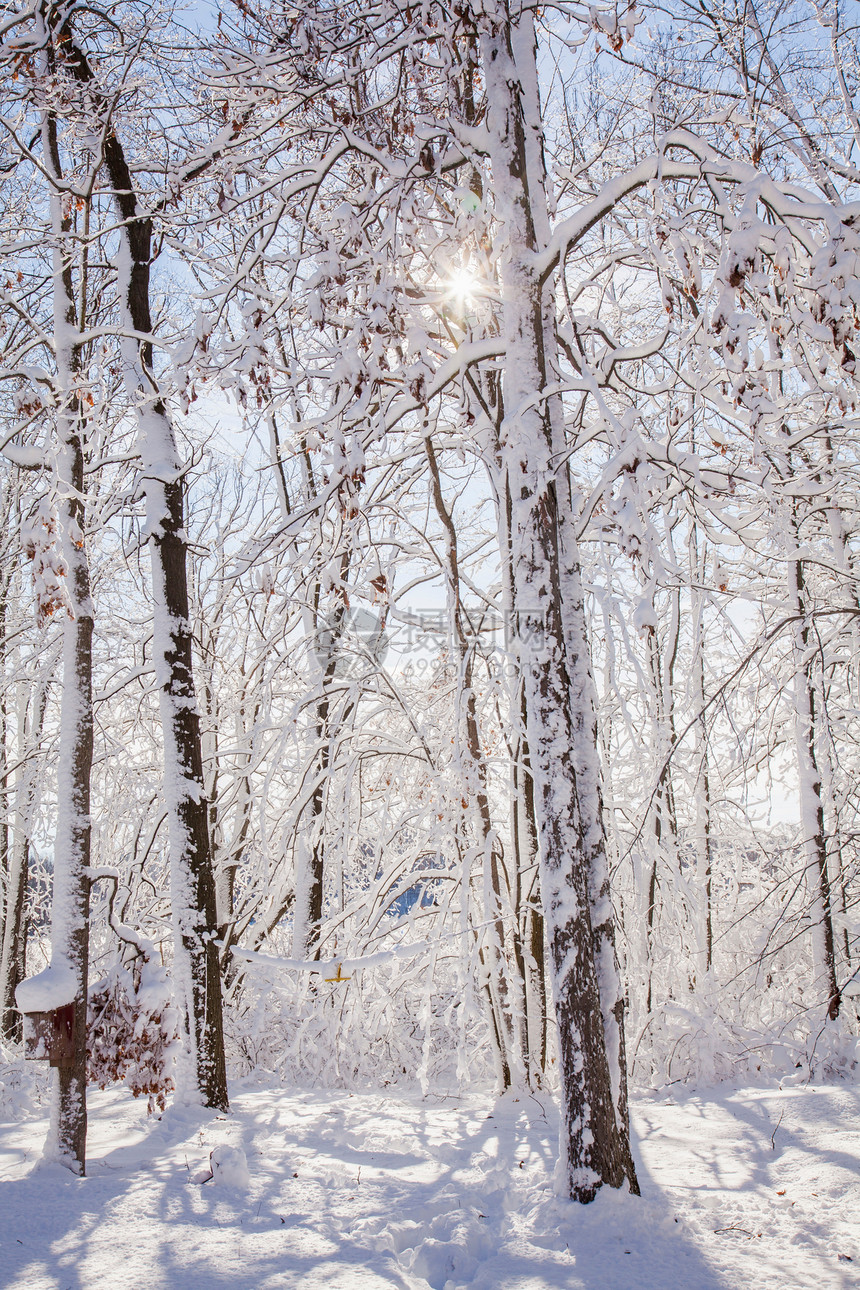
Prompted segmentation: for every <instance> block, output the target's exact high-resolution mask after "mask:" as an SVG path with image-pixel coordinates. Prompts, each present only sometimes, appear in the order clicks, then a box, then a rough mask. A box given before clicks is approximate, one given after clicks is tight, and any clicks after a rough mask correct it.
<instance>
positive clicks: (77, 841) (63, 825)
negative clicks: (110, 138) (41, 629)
mask: <svg viewBox="0 0 860 1290" xmlns="http://www.w3.org/2000/svg"><path fill="white" fill-rule="evenodd" d="M43 33H44V36H45V37H46V39H45V42H44V48H46V50H49V49H50V48H51V42H50V35H49V33H48V31H47V30H46V29H45V28H43ZM43 57H44V60H45V64H46V67H45V70H46V72H47V70H48V66H50V64H51V59H50V55H48V54H47V53H46V54H45V55H44V56H43ZM42 156H43V159H44V161H43V164H44V165H45V169H46V171H47V174H48V182H49V183H50V185H51V188H50V207H51V232H52V248H51V250H52V257H53V307H54V318H53V325H54V351H55V356H56V367H57V372H56V395H57V403H58V412H57V438H58V441H59V450H58V453H57V494H58V501H59V506H58V510H59V516H60V539H61V544H62V558H63V564H64V569H65V584H66V588H67V594H68V607H67V611H66V612H67V616H66V620H65V622H64V625H63V690H62V700H61V708H60V744H59V752H58V758H57V831H56V836H55V841H54V886H53V897H52V903H51V962H50V965H49V967H48V968H47V969H46V970H45V971H44V972H43V973H40V974H39V976H38V977H34V978H31V979H30V980H29V981H25V982H22V984H21V985H20V986H19V987H18V990H17V1000H18V1005H19V1007H20V1008H21V1010H22V1012H29V1011H35V1010H39V1011H47V1010H50V1009H53V1008H57V1007H60V1006H63V1005H66V1004H69V1003H71V1004H73V1005H74V1024H73V1032H72V1034H73V1040H72V1043H73V1057H72V1061H71V1063H70V1064H68V1065H62V1066H59V1067H58V1068H57V1071H56V1079H55V1083H54V1091H53V1100H52V1105H51V1123H50V1129H49V1133H48V1139H47V1141H46V1143H45V1155H46V1157H47V1158H49V1159H56V1160H58V1161H59V1162H60V1163H62V1164H64V1165H67V1166H68V1167H69V1168H70V1169H72V1170H73V1171H74V1172H76V1173H80V1174H83V1173H84V1172H85V1169H86V1138H87V1024H86V1023H87V985H88V980H87V978H88V971H89V905H90V869H89V865H90V843H91V836H92V822H91V817H90V773H91V769H92V760H93V705H92V666H93V654H92V651H93V606H92V600H91V598H90V573H89V563H88V560H87V553H86V545H85V511H84V497H85V492H84V444H83V431H84V415H83V408H82V403H81V393H80V389H79V387H78V377H79V373H80V340H79V326H78V315H77V308H76V302H75V291H74V282H73V276H72V274H73V268H72V249H71V245H72V239H71V231H72V226H71V219H70V217H69V215H68V214H67V213H66V211H65V210H64V198H63V192H62V179H63V173H62V166H61V162H60V150H59V144H58V129H57V120H56V117H55V116H54V114H53V113H51V112H47V113H45V115H44V118H43V123H42ZM60 612H63V610H62V609H60Z"/></svg>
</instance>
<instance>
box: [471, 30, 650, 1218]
mask: <svg viewBox="0 0 860 1290" xmlns="http://www.w3.org/2000/svg"><path fill="white" fill-rule="evenodd" d="M479 29H480V45H481V53H482V63H483V68H484V75H485V80H486V86H487V99H488V117H487V133H488V152H489V155H490V160H491V163H492V170H493V183H494V193H495V212H496V216H497V219H498V221H499V225H500V234H501V236H500V238H499V242H500V245H502V246H503V248H504V249H503V251H502V253H501V256H500V276H501V289H502V300H503V319H502V328H503V335H504V338H505V341H506V365H505V374H504V405H505V410H506V417H505V420H504V422H503V424H502V427H501V432H500V448H501V457H502V470H503V472H504V479H503V481H500V491H499V495H500V496H504V489H505V487H509V488H510V496H511V534H510V537H511V571H512V584H513V595H514V606H513V608H514V630H515V633H516V636H517V639H518V642H519V654H520V659H521V663H522V668H523V683H524V693H525V707H526V726H527V737H528V744H529V754H530V758H531V765H532V775H533V779H534V785H535V815H536V819H537V824H538V833H539V838H540V851H541V893H542V900H543V905H544V911H545V916H546V928H547V936H548V940H549V947H550V955H551V959H552V966H553V987H554V989H553V993H554V997H555V1011H556V1019H557V1022H558V1029H559V1049H560V1063H561V1143H560V1146H561V1177H562V1179H563V1186H564V1189H565V1191H566V1192H567V1194H568V1195H570V1196H571V1198H573V1199H575V1200H579V1201H589V1200H592V1199H593V1198H594V1196H595V1195H596V1194H597V1191H598V1189H599V1188H600V1187H601V1186H602V1185H603V1184H605V1183H606V1184H609V1185H611V1186H614V1187H621V1186H622V1185H624V1183H625V1182H627V1183H628V1184H629V1185H630V1187H631V1188H632V1189H634V1190H635V1189H636V1178H635V1172H634V1170H633V1165H632V1159H631V1155H630V1148H629V1140H628V1134H627V1126H626V1124H625V1123H624V1120H623V1118H622V1117H621V1116H619V1114H618V1110H617V1100H616V1093H617V1087H616V1086H617V1079H616V1080H613V1078H612V1076H611V1075H610V1069H609V1059H608V1056H607V1045H606V1033H605V1027H604V1016H603V1009H602V1001H601V993H600V985H599V980H598V968H597V964H596V961H595V948H596V944H595V938H594V932H593V926H592V890H591V882H592V874H591V870H590V864H589V860H590V849H589V839H588V837H587V835H586V832H585V826H586V824H587V820H586V819H585V818H584V817H583V814H582V812H581V809H580V802H579V796H578V792H577V765H576V763H577V753H579V756H580V757H581V756H582V753H581V752H579V750H577V752H575V751H574V748H575V744H576V742H577V740H581V738H582V731H581V729H580V728H579V726H580V723H579V718H578V716H577V715H576V714H574V712H573V710H572V697H571V696H572V686H576V687H577V688H578V689H579V688H580V687H581V685H582V677H581V669H582V667H583V664H584V660H583V659H582V658H579V659H577V658H575V657H574V658H572V659H571V658H570V657H569V656H568V652H567V647H566V641H565V628H564V621H563V608H562V590H561V550H560V534H559V524H560V519H559V504H558V497H557V493H556V474H557V470H556V465H555V461H554V453H553V449H554V443H553V439H554V436H553V429H552V423H551V418H550V414H549V410H548V408H547V405H546V399H545V398H544V397H542V396H543V393H544V391H545V390H546V387H547V360H546V349H545V341H546V337H545V326H544V300H543V284H542V283H541V281H540V278H539V277H538V275H537V273H536V272H535V268H534V253H535V250H536V249H537V243H536V234H535V221H534V216H533V211H532V204H533V203H534V202H540V201H542V200H543V201H545V195H544V175H543V171H542V164H541V167H540V168H538V166H537V165H536V164H535V162H534V160H533V162H532V166H531V173H529V165H528V156H527V148H526V130H527V128H529V125H530V123H531V122H532V118H533V117H534V114H535V112H536V111H537V112H538V113H539V104H538V103H537V101H536V85H537V69H536V53H535V38H534V27H533V21H532V18H531V15H530V14H525V15H523V16H521V17H520V18H519V19H518V20H517V22H516V23H512V22H509V21H501V22H498V23H497V22H494V21H492V20H490V19H483V18H482V19H480V20H479ZM515 49H516V57H515V54H514V50H515ZM524 85H525V86H526V87H527V90H526V91H524V89H523V86H524ZM528 87H532V90H531V98H530V99H529V100H528V106H529V113H528V120H527V117H526V113H525V111H524V107H525V103H524V98H525V95H526V93H527V92H528ZM539 119H540V118H539V115H538V117H537V121H538V122H539ZM566 555H567V557H568V558H572V557H574V556H575V552H573V551H568V552H567V553H566ZM572 665H576V667H577V671H576V673H574V674H573V675H572V673H571V666H572ZM595 895H596V896H597V897H598V899H599V898H600V890H599V889H598V891H597V892H596V893H595ZM601 912H602V910H601ZM607 917H608V919H609V921H610V922H611V914H609V913H607ZM617 1059H618V1055H617V1054H613V1061H615V1062H617Z"/></svg>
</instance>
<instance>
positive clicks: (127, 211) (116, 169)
mask: <svg viewBox="0 0 860 1290" xmlns="http://www.w3.org/2000/svg"><path fill="white" fill-rule="evenodd" d="M62 36H63V41H64V59H65V65H66V67H67V68H68V69H69V71H70V72H71V74H72V75H73V76H74V77H75V79H76V80H78V81H79V82H80V83H82V84H85V85H87V87H88V89H89V90H90V92H91V93H92V94H93V101H94V103H95V104H96V106H97V109H98V111H99V113H100V115H103V116H104V118H105V135H104V165H105V168H106V169H107V172H108V177H109V181H110V187H111V189H112V192H113V198H114V201H115V204H116V207H117V211H118V213H119V217H120V220H121V230H120V235H121V244H120V251H119V255H118V260H117V264H118V273H117V279H118V280H117V290H118V295H119V306H120V321H121V324H122V326H123V329H124V332H125V333H126V335H125V336H124V339H123V341H122V354H123V380H124V383H125V389H126V394H127V396H128V399H129V402H130V403H131V405H132V407H133V408H134V409H135V413H136V416H137V423H138V444H139V451H140V458H141V466H142V487H143V491H144V495H145V498H146V512H147V515H146V522H147V532H148V534H149V544H150V556H151V562H152V595H153V602H154V605H153V658H154V663H155V671H156V677H157V681H158V686H159V700H160V708H161V724H162V730H163V735H164V792H165V802H166V806H167V812H168V827H169V837H170V887H171V902H172V911H173V926H174V938H175V945H174V955H175V959H174V973H175V978H176V983H177V987H178V990H179V994H180V998H181V1002H182V1006H183V1010H184V1014H185V1022H186V1035H187V1042H188V1050H189V1053H188V1055H189V1058H190V1065H191V1081H190V1082H191V1083H192V1084H193V1089H188V1090H187V1091H186V1096H190V1097H192V1098H193V1099H195V1100H196V1099H197V1098H199V1099H201V1100H202V1102H203V1104H204V1105H206V1106H210V1107H215V1108H218V1109H220V1110H226V1109H227V1107H228V1098H227V1073H226V1063H225V1058H224V1029H223V1017H222V1002H221V978H220V973H219V963H218V951H217V948H216V946H215V938H216V937H217V922H218V919H217V909H216V900H215V879H214V873H213V868H212V850H211V842H210V837H209V819H208V805H207V802H206V794H205V785H204V779H203V759H202V753H201V743H200V716H199V710H198V707H197V698H196V695H195V691H194V672H193V658H192V633H191V623H190V619H189V599H188V571H187V559H188V541H187V537H186V534H185V520H184V509H185V505H184V504H185V481H184V475H183V467H182V463H181V461H180V459H179V454H178V451H177V447H176V437H175V434H174V431H173V425H172V423H171V420H170V417H169V415H168V411H167V407H166V405H165V403H164V399H163V397H162V394H161V391H160V388H159V385H158V379H157V377H156V375H155V372H154V369H153V361H152V342H151V340H150V339H149V337H151V335H152V315H151V308H150V268H151V264H152V259H153V246H152V242H153V237H152V234H153V226H152V219H151V217H150V216H149V215H147V214H146V213H145V211H143V210H142V209H141V207H140V204H139V201H138V197H137V193H136V190H135V187H134V181H133V179H132V175H131V171H130V170H129V166H128V162H127V159H126V156H125V153H124V151H123V148H122V145H121V143H120V141H119V138H118V136H117V134H116V132H115V129H114V128H113V126H112V125H108V120H109V118H108V110H109V105H108V103H107V102H106V101H105V99H104V98H103V97H102V94H101V91H100V90H99V89H98V88H97V86H96V82H95V78H94V76H93V72H92V69H91V67H90V65H89V62H88V61H87V58H86V55H85V54H84V53H83V51H82V50H81V49H80V47H79V46H77V45H76V44H75V43H74V41H73V38H72V36H73V33H72V31H71V28H70V26H69V23H68V20H66V21H65V23H64V27H63V32H62Z"/></svg>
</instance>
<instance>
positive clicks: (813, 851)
mask: <svg viewBox="0 0 860 1290" xmlns="http://www.w3.org/2000/svg"><path fill="white" fill-rule="evenodd" d="M792 529H793V535H794V538H795V543H797V541H798V539H799V533H798V526H797V521H796V518H794V517H793V519H792ZM787 574H788V594H789V604H790V605H791V610H792V613H793V615H794V616H795V619H796V621H795V627H794V651H793V652H794V667H795V673H794V742H795V753H796V756H797V776H798V781H799V785H800V830H801V835H802V845H803V849H804V853H805V857H806V866H807V870H806V871H807V882H808V888H809V898H810V906H811V914H812V948H813V989H814V991H815V995H816V998H817V999H818V1000H819V1001H820V1002H822V1003H824V1002H826V1004H827V1016H828V1018H829V1019H830V1020H831V1021H835V1019H836V1018H837V1017H838V1015H839V1004H840V993H839V986H838V983H837V980H836V952H835V944H834V937H833V906H832V897H831V890H830V875H829V871H828V863H827V838H826V835H825V831H824V799H823V795H822V790H821V773H820V771H819V769H818V758H817V753H816V747H815V722H816V715H815V689H814V686H815V681H814V677H813V668H812V661H811V659H810V642H809V620H808V618H807V606H806V596H805V585H804V575H803V561H802V560H801V559H798V558H791V557H789V560H788V569H787Z"/></svg>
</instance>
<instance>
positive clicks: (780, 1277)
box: [0, 1085, 860, 1290]
mask: <svg viewBox="0 0 860 1290" xmlns="http://www.w3.org/2000/svg"><path fill="white" fill-rule="evenodd" d="M90 1105H91V1121H90V1126H91V1128H90V1163H89V1176H88V1177H87V1178H86V1179H76V1178H74V1177H72V1175H71V1174H69V1173H68V1172H66V1171H65V1170H62V1169H60V1168H58V1167H56V1166H42V1167H38V1168H36V1167H34V1166H36V1165H37V1162H38V1161H39V1156H40V1151H41V1142H42V1137H43V1133H44V1128H45V1125H44V1121H39V1120H33V1119H30V1120H27V1121H26V1122H19V1123H9V1124H3V1125H2V1126H0V1285H2V1286H3V1287H4V1290H6V1288H7V1287H15V1290H18V1288H19V1287H20V1288H22V1290H23V1288H24V1287H26V1290H48V1287H50V1290H66V1288H67V1287H68V1288H70V1290H126V1288H131V1287H134V1288H135V1290H161V1288H162V1287H170V1288H171V1290H172V1288H173V1287H180V1288H181V1290H197V1288H198V1287H199V1288H200V1290H219V1288H221V1287H230V1290H239V1288H242V1290H244V1288H246V1287H247V1290H268V1288H269V1287H271V1288H272V1290H274V1288H275V1287H277V1288H278V1290H288V1288H290V1287H294V1286H295V1287H298V1286H301V1287H304V1288H306V1290H318V1288H322V1287H326V1288H327V1290H377V1288H379V1290H381V1288H383V1287H391V1288H392V1290H394V1288H395V1287H397V1288H407V1287H408V1288H409V1290H426V1287H427V1286H432V1287H433V1288H434V1290H445V1288H446V1287H447V1290H454V1287H461V1286H469V1287H475V1288H476V1290H544V1288H547V1290H548V1288H550V1287H552V1288H553V1290H554V1288H555V1287H565V1290H581V1288H582V1290H628V1288H629V1290H644V1288H645V1287H649V1288H653V1290H675V1288H677V1290H717V1287H721V1288H722V1290H741V1288H743V1290H747V1287H749V1288H750V1290H794V1288H795V1287H797V1288H798V1290H799V1288H800V1287H807V1286H808V1287H816V1290H831V1287H832V1288H834V1290H835V1288H836V1287H840V1288H841V1287H845V1288H846V1290H847V1288H848V1287H856V1286H858V1285H860V1090H858V1089H857V1088H856V1087H852V1086H847V1085H839V1086H827V1087H815V1088H810V1087H807V1086H798V1087H791V1088H784V1089H781V1090H780V1089H776V1088H771V1089H760V1088H753V1089H743V1090H739V1091H734V1092H732V1091H729V1090H717V1091H716V1092H714V1093H712V1094H710V1095H702V1094H697V1095H690V1096H674V1097H667V1096H665V1095H662V1096H655V1097H653V1098H650V1099H639V1100H638V1101H637V1102H636V1104H635V1124H636V1129H637V1137H638V1149H639V1162H640V1181H641V1183H642V1188H643V1193H644V1195H643V1198H642V1199H636V1198H634V1197H629V1196H619V1195H617V1194H612V1193H608V1192H606V1193H604V1194H603V1195H601V1196H600V1197H599V1198H598V1200H597V1201H596V1202H595V1203H594V1204H593V1205H591V1206H588V1207H585V1208H579V1207H576V1206H572V1205H570V1204H567V1203H564V1202H562V1201H560V1200H558V1199H557V1198H556V1197H555V1196H554V1195H553V1192H552V1189H551V1174H552V1166H553V1160H554V1156H555V1117H554V1113H553V1108H552V1104H551V1102H550V1100H549V1099H548V1098H545V1097H526V1098H524V1099H521V1100H515V1099H513V1098H510V1097H509V1098H506V1099H504V1100H502V1101H500V1102H496V1103H494V1102H493V1101H492V1099H491V1098H489V1097H485V1098H483V1099H482V1098H481V1097H478V1096H475V1095H469V1096H468V1097H467V1098H464V1099H459V1098H450V1099H441V1098H433V1097H431V1098H428V1099H426V1100H421V1099H419V1098H417V1097H415V1098H411V1099H409V1098H405V1097H403V1096H401V1095H397V1094H392V1095H391V1096H390V1097H389V1096H384V1095H381V1094H378V1093H377V1094H362V1093H352V1094H351V1093H346V1092H337V1093H331V1092H325V1091H321V1090H315V1091H313V1092H296V1091H289V1090H284V1089H280V1088H278V1089H263V1088H259V1087H257V1088H245V1089H244V1090H243V1091H239V1092H236V1093H235V1094H234V1099H233V1113H232V1114H231V1115H230V1116H229V1117H226V1118H225V1117H221V1116H216V1115H210V1114H208V1113H207V1114H203V1115H201V1114H199V1113H197V1112H193V1113H192V1112H189V1111H187V1110H177V1109H170V1110H169V1111H168V1112H167V1113H166V1114H165V1115H164V1116H163V1118H162V1119H160V1120H155V1119H150V1120H149V1121H147V1117H146V1113H145V1107H144V1106H143V1105H141V1104H140V1103H136V1102H134V1101H133V1100H132V1099H131V1098H130V1097H129V1096H127V1095H125V1094H123V1093H116V1092H110V1093H98V1092H96V1093H94V1094H93V1095H92V1098H91V1104H90ZM225 1147H226V1148H234V1149H235V1148H238V1151H237V1150H220V1151H217V1153H216V1155H215V1158H214V1163H215V1166H216V1168H215V1177H213V1178H212V1179H211V1180H210V1181H207V1182H202V1181H200V1180H201V1179H202V1178H205V1177H206V1176H207V1175H208V1174H209V1172H210V1169H209V1165H210V1153H212V1152H213V1150H216V1149H218V1148H225ZM243 1154H244V1158H245V1160H246V1161H247V1173H245V1169H244V1160H243V1158H242V1157H243ZM195 1180H196V1181H195Z"/></svg>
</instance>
